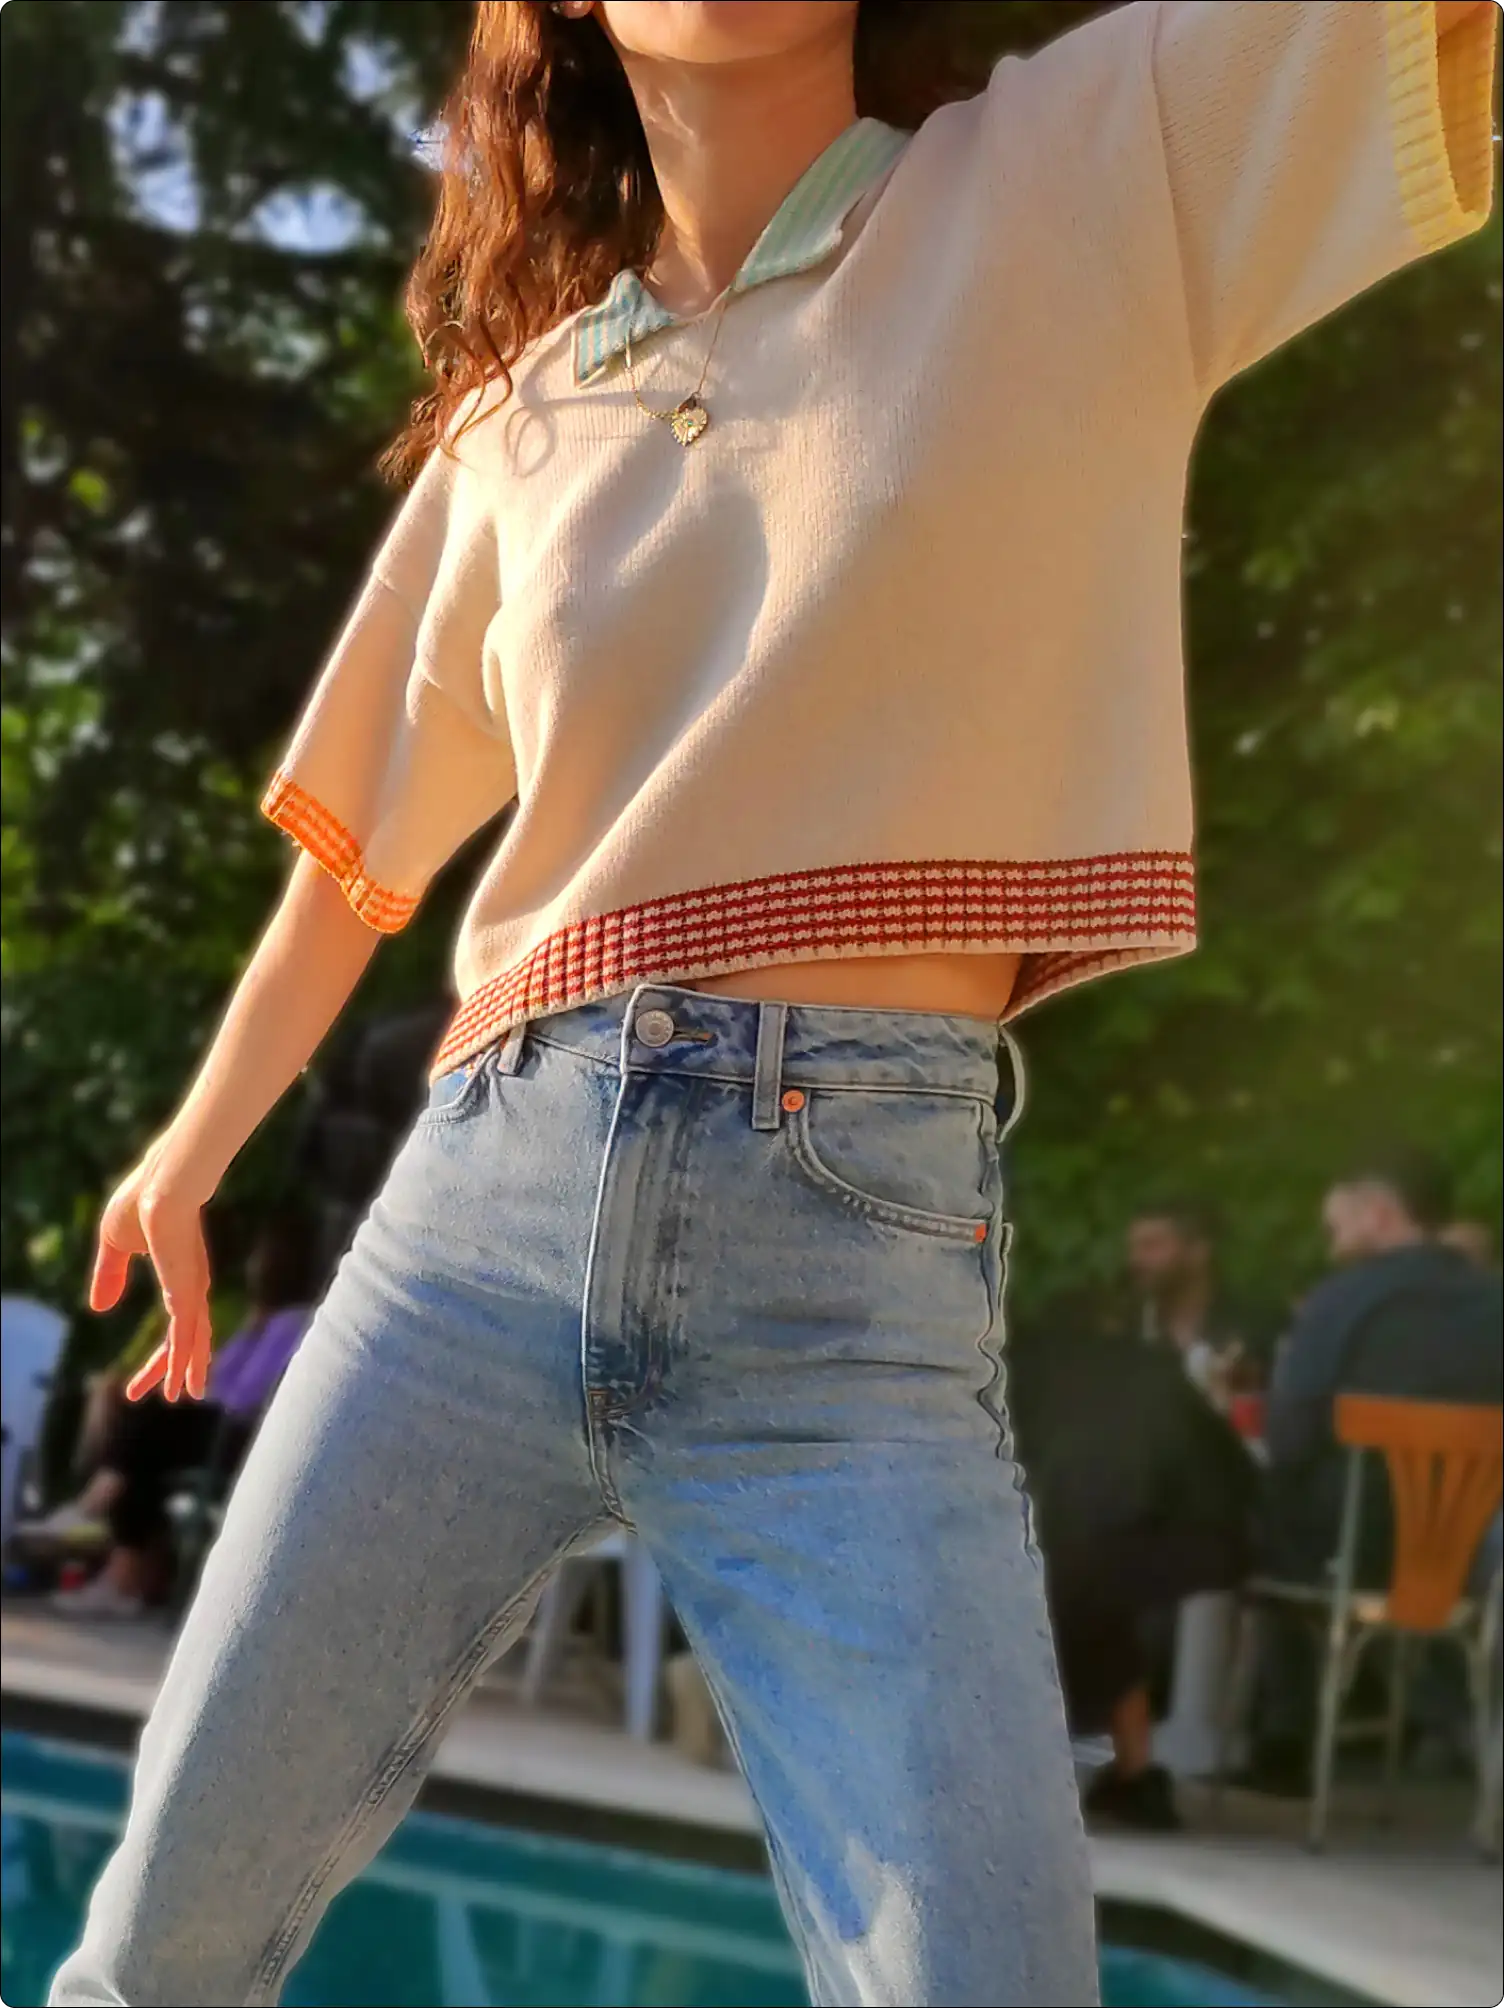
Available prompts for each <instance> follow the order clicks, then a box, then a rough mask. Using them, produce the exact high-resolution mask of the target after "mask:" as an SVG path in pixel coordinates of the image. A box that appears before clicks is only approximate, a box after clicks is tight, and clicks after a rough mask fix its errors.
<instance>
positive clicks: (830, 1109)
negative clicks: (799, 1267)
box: [785, 1088, 996, 1242]
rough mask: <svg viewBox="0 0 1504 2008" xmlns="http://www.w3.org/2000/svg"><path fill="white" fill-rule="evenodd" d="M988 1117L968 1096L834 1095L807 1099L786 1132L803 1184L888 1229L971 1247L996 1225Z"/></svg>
mask: <svg viewBox="0 0 1504 2008" xmlns="http://www.w3.org/2000/svg"><path fill="white" fill-rule="evenodd" d="M785 1106H786V1107H787V1106H788V1105H787V1104H785ZM991 1118H992V1111H991V1109H990V1107H989V1106H988V1105H987V1104H986V1103H985V1102H982V1101H980V1100H978V1099H976V1098H974V1097H972V1096H970V1095H945V1094H924V1093H913V1092H902V1093H898V1092H891V1091H883V1090H878V1089H853V1088H835V1089H815V1090H813V1091H811V1092H810V1093H808V1094H806V1095H804V1097H803V1099H802V1101H800V1103H799V1105H798V1106H797V1107H794V1108H792V1109H790V1110H789V1113H788V1115H787V1117H786V1125H787V1136H788V1144H789V1150H790V1152H791V1153H792V1156H793V1159H794V1162H795V1164H796V1165H797V1166H798V1168H799V1171H800V1173H801V1174H802V1176H803V1178H804V1180H805V1183H806V1184H808V1185H810V1186H812V1187H814V1188H815V1189H816V1190H817V1191H819V1192H821V1193H822V1194H824V1195H825V1196H826V1197H827V1198H828V1199H831V1200H834V1201H835V1202H837V1203H838V1204H840V1205H841V1206H842V1207H844V1208H846V1209H847V1210H848V1211H850V1212H854V1213H858V1214H860V1215H862V1216H863V1217H864V1218H866V1219H868V1220H872V1221H876V1222H879V1223H881V1224H882V1225H884V1226H888V1227H894V1228H898V1229H901V1230H904V1231H907V1232H909V1233H913V1234H928V1235H932V1236H934V1237H936V1238H938V1239H940V1240H946V1241H970V1242H977V1241H983V1240H985V1239H986V1237H987V1232H988V1229H989V1227H990V1225H991V1222H992V1194H993V1190H994V1186H995V1175H994V1173H993V1169H992V1166H993V1164H995V1160H996V1146H995V1143H994V1142H992V1140H991V1136H990V1128H991Z"/></svg>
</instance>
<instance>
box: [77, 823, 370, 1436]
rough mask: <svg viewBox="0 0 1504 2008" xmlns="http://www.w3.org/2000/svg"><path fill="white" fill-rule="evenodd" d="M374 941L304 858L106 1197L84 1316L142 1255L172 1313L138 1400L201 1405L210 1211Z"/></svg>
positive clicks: (116, 1295)
mask: <svg viewBox="0 0 1504 2008" xmlns="http://www.w3.org/2000/svg"><path fill="white" fill-rule="evenodd" d="M379 939H380V936H379V935H378V934H377V933H376V932H375V931H374V929H372V928H370V927H368V926H367V925H366V923H365V922H364V921H363V920H361V919H360V918H359V917H358V916H357V915H356V914H355V913H353V912H352V911H351V909H350V907H349V905H348V904H347V902H346V899H345V896H344V894H343V893H342V892H341V890H340V888H339V886H338V885H337V884H336V883H335V881H334V880H333V879H332V878H331V877H330V876H329V875H328V873H327V872H325V871H324V870H323V869H321V867H320V866H319V865H317V864H316V863H314V861H313V860H312V859H311V858H309V857H307V856H300V857H299V858H298V860H297V863H296V864H295V865H294V867H293V872H292V876H291V879H290V880H289V882H288V886H287V891H286V892H285V893H284V895H283V897H282V899H281V901H280V903H279V904H278V906H277V908H276V911H275V912H274V913H273V915H272V918H271V921H270V923H269V924H268V926H267V928H266V931H265V933H264V934H263V935H262V937H261V939H260V941H259V942H258V943H257V945H256V948H255V951H254V953H253V954H252V956H251V959H250V962H249V964H248V965H247V968H246V971H245V974H244V975H243V976H242V977H241V979H240V982H239V983H238V984H237V985H236V988H235V991H234V994H233V995H232V997H231V999H230V1003H229V1008H228V1009H227V1010H226V1012H225V1015H224V1018H223V1019H222V1021H221V1023H220V1026H219V1030H218V1031H217V1032H216V1034H215V1036H214V1039H213V1042H212V1043H211V1045H210V1047H209V1050H208V1052H207V1054H206V1055H205V1057H204V1062H203V1065H202V1066H201V1067H200V1068H199V1071H198V1075H197V1077H196V1078H195V1080H194V1082H193V1084H192V1086H191V1087H190V1088H189V1090H188V1093H187V1095H186V1096H185V1097H184V1099H183V1102H182V1105H181V1107H180V1108H179V1109H178V1111H177V1113H176V1115H174V1117H173V1118H172V1120H171V1122H170V1123H169V1124H168V1125H167V1127H166V1129H165V1130H163V1131H162V1133H161V1135H160V1136H158V1137H157V1138H155V1139H154V1141H153V1142H152V1143H151V1144H150V1145H149V1146H148V1148H147V1150H146V1152H145V1154H144V1155H143V1156H142V1158H141V1160H140V1162H139V1163H138V1164H137V1165H136V1166H135V1167H134V1169H133V1170H132V1171H130V1172H129V1173H128V1174H127V1176H126V1177H125V1178H124V1179H123V1180H122V1182H121V1184H120V1185H119V1186H118V1187H117V1189H116V1190H115V1192H114V1193H113V1194H112V1195H111V1198H110V1200H109V1203H108V1205H107V1206H106V1207H105V1210H104V1216H103V1218H102V1220H101V1222H100V1226H99V1246H98V1251H97V1253H96V1256H95V1261H94V1273H93V1277H92V1280H91V1282H90V1285H89V1305H90V1308H91V1309H92V1310H95V1311H107V1310H109V1309H110V1307H111V1306H112V1305H114V1304H116V1303H117V1302H118V1301H119V1299H120V1295H121V1292H122V1291H123V1290H124V1288H125V1283H126V1277H127V1275H128V1273H129V1270H130V1264H131V1260H132V1258H133V1257H134V1256H136V1255H145V1256H147V1257H148V1259H149V1260H150V1262H151V1264H152V1267H153V1268H154V1269H155V1270H156V1273H157V1282H158V1284H159V1286H160V1288H161V1292H162V1301H163V1303H164V1305H165V1306H166V1309H167V1316H168V1328H167V1337H166V1339H165V1340H164V1341H163V1343H162V1344H161V1345H160V1346H159V1347H158V1348H157V1351H156V1352H155V1353H154V1354H153V1355H152V1357H151V1359H150V1360H149V1361H148V1362H147V1364H146V1365H145V1366H144V1367H142V1368H141V1370H140V1371H139V1372H138V1373H137V1374H136V1375H135V1377H134V1378H133V1379H132V1380H131V1382H130V1384H129V1386H128V1387H127V1389H126V1392H127V1394H128V1395H129V1397H130V1398H131V1399H132V1400H139V1399H140V1397H141V1396H142V1395H143V1394H145V1393H147V1392H148V1391H149V1390H150V1389H151V1388H153V1387H155V1386H157V1385H158V1383H161V1385H162V1388H163V1392H164V1393H165V1394H166V1396H167V1399H168V1400H169V1401H176V1400H177V1398H178V1396H179V1395H180V1394H181V1393H183V1392H184V1391H185V1390H186V1391H187V1393H188V1394H189V1395H191V1396H192V1397H194V1398H195V1399H198V1398H201V1397H202V1395H203V1392H204V1387H205V1384H206V1382H207V1378H208V1371H209V1348H210V1338H211V1333H210V1325H209V1258H208V1251H207V1249H206V1246H205V1242H204V1232H203V1223H202V1212H203V1208H204V1206H205V1204H206V1203H207V1202H208V1200H209V1199H210V1198H211V1197H212V1196H213V1194H214V1191H215V1189H216V1188H217V1186H218V1185H219V1182H220V1180H221V1179H222V1178H223V1176H224V1174H225V1170H226V1168H227V1167H228V1165H229V1164H230V1161H231V1160H232V1159H233V1158H234V1156H235V1154H236V1153H237V1151H239V1149H240V1148H241V1146H242V1145H243V1144H244V1143H245V1141H246V1139H247V1138H248V1137H249V1136H250V1135H251V1133H252V1131H253V1130H255V1129H256V1127H257V1125H258V1124H259V1123H260V1122H261V1121H262V1119H263V1118H264V1117H265V1116H266V1115H267V1114H268V1113H269V1112H270V1110H271V1109H272V1108H273V1107H274V1106H275V1105H276V1103H277V1102H278V1101H279V1100H280V1099H281V1097H282V1096H283V1094H284V1093H285V1092H286V1090H287V1089H288V1088H289V1087H290V1086H291V1084H292V1082H293V1081H294V1080H295V1079H296V1078H297V1076H298V1075H299V1074H300V1073H301V1072H302V1070H303V1068H304V1067H306V1066H307V1064H308V1062H309V1060H310V1059H311V1058H312V1057H313V1054H314V1052H315V1051H316V1049H317V1047H318V1045H319V1043H320V1041H321V1040H322V1039H323V1037H324V1035H325V1033H326V1032H327V1031H328V1030H329V1027H330V1026H331V1025H332V1024H333V1023H334V1020H335V1019H336V1018H337V1017H338V1016H339V1013H340V1011H341V1009H342V1008H343V1006H344V1004H345V1002H346V1000H347V999H348V997H349V996H350V993H351V992H352V991H353V990H354V988H355V986H356V984H357V983H358V982H359V980H360V978H361V975H362V974H363V973H364V971H365V968H366V965H367V964H368V963H369V961H370V959H371V956H372V954H373V952H374V951H375V947H376V943H377V942H378V940H379Z"/></svg>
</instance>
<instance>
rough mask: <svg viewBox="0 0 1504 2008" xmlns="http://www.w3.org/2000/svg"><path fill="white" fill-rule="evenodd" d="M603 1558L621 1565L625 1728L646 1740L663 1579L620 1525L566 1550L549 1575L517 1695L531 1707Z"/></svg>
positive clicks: (657, 1668)
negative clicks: (595, 1539)
mask: <svg viewBox="0 0 1504 2008" xmlns="http://www.w3.org/2000/svg"><path fill="white" fill-rule="evenodd" d="M603 1562H615V1563H616V1564H617V1565H618V1566H619V1568H620V1569H621V1588H622V1631H623V1635H624V1640H623V1642H624V1646H625V1651H624V1654H623V1657H624V1659H625V1662H626V1665H625V1676H626V1677H625V1681H624V1687H625V1701H626V1707H625V1716H626V1726H627V1733H628V1734H629V1735H631V1736H635V1737H637V1738H639V1740H640V1741H642V1742H644V1743H647V1742H650V1741H651V1740H652V1736H653V1728H654V1724H655V1722H656V1720H657V1714H658V1683H659V1678H660V1676H661V1674H662V1671H663V1620H664V1614H665V1613H664V1597H663V1584H662V1582H661V1581H660V1579H659V1575H658V1571H657V1569H656V1567H655V1566H654V1564H653V1558H652V1556H651V1555H649V1553H648V1551H647V1549H646V1548H645V1547H644V1546H643V1544H642V1542H641V1541H639V1540H637V1539H636V1537H635V1536H634V1535H631V1534H629V1533H627V1532H626V1531H625V1529H623V1530H622V1531H620V1532H618V1533H614V1534H608V1535H607V1536H606V1537H605V1539H604V1540H602V1541H598V1542H597V1543H595V1544H594V1545H593V1546H592V1547H589V1548H582V1549H581V1550H580V1551H579V1552H578V1553H577V1554H573V1555H567V1556H566V1557H565V1558H564V1560H563V1561H562V1562H561V1563H560V1564H559V1566H558V1568H557V1569H556V1570H555V1571H554V1573H553V1575H552V1577H551V1578H550V1579H549V1582H548V1584H547V1586H546V1588H545V1589H544V1592H543V1595H542V1596H541V1597H540V1598H539V1600H538V1610H537V1615H536V1616H535V1617H534V1619H533V1627H532V1631H531V1633H530V1634H529V1637H528V1641H527V1658H526V1661H525V1663H524V1666H523V1672H522V1698H523V1700H524V1701H525V1702H527V1703H528V1704H529V1705H530V1706H531V1707H536V1706H537V1704H538V1701H539V1699H540V1698H541V1696H542V1693H543V1685H544V1682H545V1681H546V1680H547V1678H548V1675H549V1673H550V1671H551V1670H552V1668H553V1667H554V1666H555V1665H557V1663H558V1659H559V1654H560V1652H561V1650H562V1649H563V1645H564V1641H565V1639H566V1638H567V1637H568V1636H569V1631H570V1627H571V1625H572V1624H573V1623H574V1618H575V1613H576V1612H577V1611H578V1610H579V1607H580V1601H581V1599H582V1598H583V1597H584V1595H585V1592H586V1590H587V1589H588V1588H589V1586H590V1575H591V1571H592V1570H593V1569H595V1568H597V1567H599V1566H600V1564H601V1563H603Z"/></svg>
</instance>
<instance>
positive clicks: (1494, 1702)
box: [1244, 1394, 1504, 1854]
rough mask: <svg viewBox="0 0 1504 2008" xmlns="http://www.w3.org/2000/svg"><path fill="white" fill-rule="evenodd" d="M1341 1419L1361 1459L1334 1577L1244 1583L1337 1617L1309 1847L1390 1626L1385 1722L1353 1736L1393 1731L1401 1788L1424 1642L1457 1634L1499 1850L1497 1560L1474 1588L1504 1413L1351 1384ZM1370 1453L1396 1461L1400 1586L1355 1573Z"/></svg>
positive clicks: (1487, 1825)
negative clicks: (1364, 1663) (1354, 1690)
mask: <svg viewBox="0 0 1504 2008" xmlns="http://www.w3.org/2000/svg"><path fill="white" fill-rule="evenodd" d="M1334 1421H1335V1429H1336V1435H1337V1440H1338V1442H1339V1443H1341V1444H1343V1445H1345V1446H1346V1449H1347V1453H1348V1463H1347V1486H1346V1491H1345V1494H1344V1499H1343V1510H1342V1525H1341V1534H1340V1536H1339V1540H1338V1546H1337V1553H1336V1555H1335V1556H1334V1558H1333V1560H1332V1562H1331V1563H1330V1564H1329V1567H1330V1570H1331V1581H1330V1583H1329V1584H1320V1585H1313V1584H1309V1583H1284V1582H1274V1581H1268V1580H1257V1581H1254V1582H1252V1583H1249V1584H1248V1585H1247V1586H1246V1589H1245V1592H1244V1594H1245V1596H1246V1597H1247V1599H1248V1600H1249V1601H1250V1602H1252V1603H1264V1604H1268V1603H1276V1604H1286V1605H1290V1606H1294V1607H1296V1608H1298V1609H1303V1610H1305V1611H1306V1612H1308V1613H1309V1614H1310V1615H1311V1616H1313V1617H1316V1618H1318V1619H1324V1621H1325V1627H1326V1649H1325V1655H1324V1660H1323V1666H1322V1678H1321V1699H1320V1705H1319V1709H1318V1714H1317V1733H1316V1750H1315V1763H1314V1774H1313V1777H1312V1781H1311V1822H1310V1830H1309V1842H1310V1845H1311V1847H1313V1848H1319V1847H1321V1845H1322V1844H1323V1842H1324V1840H1325V1838H1326V1828H1327V1815H1328V1811H1329V1809H1330V1803H1331V1791H1332V1764H1333V1759H1334V1756H1335V1754H1336V1746H1337V1737H1338V1731H1339V1727H1340V1726H1341V1714H1342V1706H1343V1703H1344V1702H1345V1701H1346V1699H1347V1696H1348V1694H1349V1692H1350V1690H1351V1687H1352V1683H1353V1677H1354V1675H1355V1674H1356V1672H1357V1669H1358V1663H1359V1661H1360V1659H1361V1658H1362V1656H1363V1653H1364V1651H1365V1649H1366V1648H1367V1646H1368V1645H1369V1644H1370V1642H1371V1641H1372V1640H1374V1639H1376V1638H1379V1637H1384V1636H1387V1637H1388V1638H1389V1639H1390V1641H1391V1658H1390V1667H1389V1695H1388V1702H1389V1705H1388V1709H1387V1711H1386V1714H1385V1716H1384V1719H1383V1721H1382V1722H1381V1723H1379V1724H1376V1725H1375V1724H1352V1725H1350V1726H1349V1729H1348V1733H1349V1734H1353V1733H1356V1734H1362V1733H1364V1731H1365V1730H1367V1731H1373V1730H1377V1731H1378V1732H1380V1733H1382V1735H1383V1738H1384V1745H1385V1780H1386V1783H1387V1785H1388V1788H1389V1791H1390V1793H1391V1795H1392V1794H1393V1791H1394V1788H1395V1785H1396V1782H1397V1779H1398V1773H1399V1759H1400V1745H1401V1738H1402V1736H1403V1732H1404V1726H1405V1704H1406V1700H1407V1698H1408V1694H1409V1686H1410V1672H1411V1666H1412V1662H1413V1658H1414V1652H1413V1648H1414V1645H1415V1642H1416V1641H1417V1640H1418V1639H1419V1640H1424V1639H1445V1640H1450V1641H1452V1642H1453V1643H1454V1644H1456V1645H1457V1647H1458V1648H1459V1649H1460V1650H1461V1652H1462V1654H1463V1656H1464V1659H1465V1660H1466V1663H1467V1673H1468V1687H1469V1692H1470V1695H1471V1699H1472V1707H1473V1726H1474V1741H1475V1747H1476V1752H1477V1765H1478V1799H1477V1810H1476V1817H1475V1820H1474V1825H1473V1837H1474V1839H1475V1841H1476V1842H1477V1844H1478V1846H1479V1847H1480V1848H1481V1849H1483V1850H1484V1851H1485V1852H1486V1853H1489V1854H1494V1853H1497V1850H1498V1844H1499V1795H1500V1771H1501V1750H1504V1734H1501V1716H1500V1701H1499V1697H1498V1694H1497V1692H1496V1675H1495V1665H1496V1655H1497V1652H1498V1645H1499V1609H1500V1572H1499V1570H1498V1568H1495V1570H1494V1574H1493V1580H1492V1581H1491V1582H1490V1583H1489V1584H1487V1585H1486V1586H1485V1587H1484V1589H1483V1591H1482V1593H1481V1594H1477V1595H1474V1594H1470V1593H1469V1587H1468V1582H1469V1575H1470V1572H1471V1570H1472V1567H1473V1563H1474V1558H1475V1556H1476V1555H1477V1553H1478V1549H1479V1545H1480V1543H1481V1541H1482V1539H1483V1536H1484V1534H1485V1532H1486V1531H1487V1529H1488V1526H1489V1524H1490V1522H1491V1521H1492V1519H1493V1517H1494V1515H1495V1514H1496V1513H1497V1512H1498V1510H1499V1502H1500V1496H1501V1472H1504V1460H1501V1440H1504V1409H1498V1408H1479V1407H1463V1406H1460V1405H1459V1406H1454V1405H1451V1404H1444V1403H1441V1402H1423V1401H1395V1400H1391V1399H1390V1398H1388V1397H1387V1396H1380V1395H1361V1394H1347V1395H1339V1396H1338V1398H1337V1401H1336V1404H1335V1417H1334ZM1371 1451H1379V1452H1382V1453H1383V1456H1384V1460H1385V1463H1386V1465H1387V1466H1388V1472H1389V1491H1390V1497H1391V1501H1392V1506H1393V1521H1394V1561H1393V1566H1392V1570H1391V1574H1390V1579H1389V1587H1388V1588H1387V1589H1386V1590H1380V1591H1365V1590H1360V1589H1358V1588H1357V1586H1356V1584H1355V1582H1354V1576H1355V1573H1356V1567H1357V1556H1358V1532H1359V1525H1360V1509H1361V1505H1362V1491H1363V1478H1364V1464H1365V1461H1366V1457H1367V1454H1368V1453H1369V1452H1371Z"/></svg>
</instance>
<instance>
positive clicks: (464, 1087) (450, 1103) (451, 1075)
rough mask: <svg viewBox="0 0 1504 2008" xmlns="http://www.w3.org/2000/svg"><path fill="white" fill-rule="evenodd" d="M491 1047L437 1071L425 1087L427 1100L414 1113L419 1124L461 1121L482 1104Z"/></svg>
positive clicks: (481, 1106) (493, 1051)
mask: <svg viewBox="0 0 1504 2008" xmlns="http://www.w3.org/2000/svg"><path fill="white" fill-rule="evenodd" d="M495 1050H496V1049H495V1048H494V1047H487V1049H486V1051H485V1052H484V1053H477V1054H476V1055H475V1057H474V1058H473V1059H470V1060H466V1061H465V1062H464V1064H463V1065H462V1066H458V1067H451V1068H450V1070H449V1072H448V1073H447V1074H440V1075H439V1077H438V1079H437V1080H436V1081H434V1082H432V1083H431V1084H430V1086H429V1090H428V1100H427V1102H426V1103H425V1104H424V1106H423V1109H422V1111H421V1112H420V1114H419V1116H418V1121H419V1123H420V1124H422V1125H429V1124H433V1123H453V1122H462V1121H463V1120H464V1119H465V1117H466V1116H470V1115H474V1114H475V1113H476V1111H477V1110H479V1109H481V1108H483V1107H484V1106H485V1100H486V1095H485V1089H486V1083H487V1081H488V1080H489V1079H490V1076H491V1063H492V1060H493V1058H494V1056H495Z"/></svg>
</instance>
